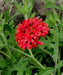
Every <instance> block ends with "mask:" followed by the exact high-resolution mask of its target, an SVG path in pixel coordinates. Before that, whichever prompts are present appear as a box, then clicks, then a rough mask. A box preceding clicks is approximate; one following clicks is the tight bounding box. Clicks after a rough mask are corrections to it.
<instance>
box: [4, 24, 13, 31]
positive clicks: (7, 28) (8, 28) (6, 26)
mask: <svg viewBox="0 0 63 75" xmlns="http://www.w3.org/2000/svg"><path fill="white" fill-rule="evenodd" d="M4 29H6V30H8V31H9V32H11V30H12V29H11V27H10V26H9V25H8V24H5V25H4Z"/></svg>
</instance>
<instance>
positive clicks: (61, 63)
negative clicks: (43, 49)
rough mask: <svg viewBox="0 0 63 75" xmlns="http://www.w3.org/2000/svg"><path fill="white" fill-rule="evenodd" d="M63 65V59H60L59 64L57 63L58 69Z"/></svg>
mask: <svg viewBox="0 0 63 75" xmlns="http://www.w3.org/2000/svg"><path fill="white" fill-rule="evenodd" d="M61 67H63V61H60V62H59V63H58V64H57V65H56V69H58V68H61Z"/></svg>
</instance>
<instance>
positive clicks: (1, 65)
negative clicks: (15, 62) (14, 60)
mask: <svg viewBox="0 0 63 75" xmlns="http://www.w3.org/2000/svg"><path fill="white" fill-rule="evenodd" d="M5 67H7V63H6V61H5V59H4V58H3V56H0V68H2V69H3V68H5Z"/></svg>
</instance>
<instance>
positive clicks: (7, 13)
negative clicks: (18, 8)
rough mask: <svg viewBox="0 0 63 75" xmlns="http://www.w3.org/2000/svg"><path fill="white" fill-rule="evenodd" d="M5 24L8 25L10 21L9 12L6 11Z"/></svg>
mask: <svg viewBox="0 0 63 75" xmlns="http://www.w3.org/2000/svg"><path fill="white" fill-rule="evenodd" d="M4 18H5V22H6V23H7V22H8V20H9V19H10V15H9V11H6V12H5V14H4Z"/></svg>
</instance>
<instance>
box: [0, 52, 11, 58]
mask: <svg viewBox="0 0 63 75" xmlns="http://www.w3.org/2000/svg"><path fill="white" fill-rule="evenodd" d="M0 53H2V54H3V55H5V56H6V57H7V58H9V59H11V57H10V56H9V55H7V54H6V53H5V52H2V51H0Z"/></svg>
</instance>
